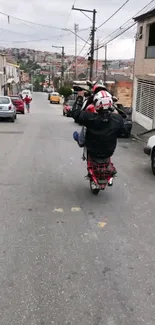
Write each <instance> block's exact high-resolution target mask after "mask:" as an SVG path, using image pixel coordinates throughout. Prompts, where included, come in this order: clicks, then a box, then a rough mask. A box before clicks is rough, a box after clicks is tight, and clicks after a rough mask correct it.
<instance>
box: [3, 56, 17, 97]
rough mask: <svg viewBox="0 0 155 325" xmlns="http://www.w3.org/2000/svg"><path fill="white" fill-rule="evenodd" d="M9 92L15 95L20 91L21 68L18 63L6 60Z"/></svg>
mask: <svg viewBox="0 0 155 325" xmlns="http://www.w3.org/2000/svg"><path fill="white" fill-rule="evenodd" d="M6 78H7V79H6V83H7V90H8V92H7V94H8V95H15V94H17V93H18V92H19V82H20V69H19V66H18V65H17V64H12V63H9V62H6Z"/></svg>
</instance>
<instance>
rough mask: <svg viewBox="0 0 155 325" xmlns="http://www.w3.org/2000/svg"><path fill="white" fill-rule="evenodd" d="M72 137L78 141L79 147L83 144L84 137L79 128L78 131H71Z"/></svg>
mask: <svg viewBox="0 0 155 325" xmlns="http://www.w3.org/2000/svg"><path fill="white" fill-rule="evenodd" d="M73 139H74V140H75V141H76V142H77V143H78V145H79V147H80V148H83V147H84V145H85V138H84V132H83V130H81V132H80V133H78V132H77V131H74V133H73Z"/></svg>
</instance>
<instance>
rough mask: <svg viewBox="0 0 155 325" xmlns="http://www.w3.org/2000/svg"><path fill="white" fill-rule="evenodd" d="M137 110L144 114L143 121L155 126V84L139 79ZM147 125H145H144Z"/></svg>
mask: <svg viewBox="0 0 155 325" xmlns="http://www.w3.org/2000/svg"><path fill="white" fill-rule="evenodd" d="M137 86H138V87H137V100H136V112H137V113H139V114H140V115H142V116H143V121H144V123H143V124H145V121H146V123H147V125H148V124H149V125H150V128H152V127H153V119H154V112H155V84H154V83H153V82H149V81H147V80H141V79H138V85H137ZM143 126H144V127H145V125H143Z"/></svg>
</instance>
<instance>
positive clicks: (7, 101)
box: [0, 97, 10, 104]
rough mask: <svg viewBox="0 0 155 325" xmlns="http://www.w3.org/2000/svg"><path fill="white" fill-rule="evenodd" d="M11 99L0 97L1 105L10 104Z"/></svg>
mask: <svg viewBox="0 0 155 325" xmlns="http://www.w3.org/2000/svg"><path fill="white" fill-rule="evenodd" d="M9 103H10V99H9V98H8V97H0V104H9Z"/></svg>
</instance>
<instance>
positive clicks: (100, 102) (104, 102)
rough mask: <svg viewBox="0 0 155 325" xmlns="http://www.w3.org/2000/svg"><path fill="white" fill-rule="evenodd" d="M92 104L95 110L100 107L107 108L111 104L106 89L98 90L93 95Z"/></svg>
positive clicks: (110, 97)
mask: <svg viewBox="0 0 155 325" xmlns="http://www.w3.org/2000/svg"><path fill="white" fill-rule="evenodd" d="M94 105H95V109H96V110H97V111H98V110H100V109H104V110H107V109H109V108H110V107H111V106H112V105H113V100H112V96H111V95H110V93H109V92H108V91H106V90H102V91H99V92H98V93H97V94H96V95H95V96H94Z"/></svg>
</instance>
